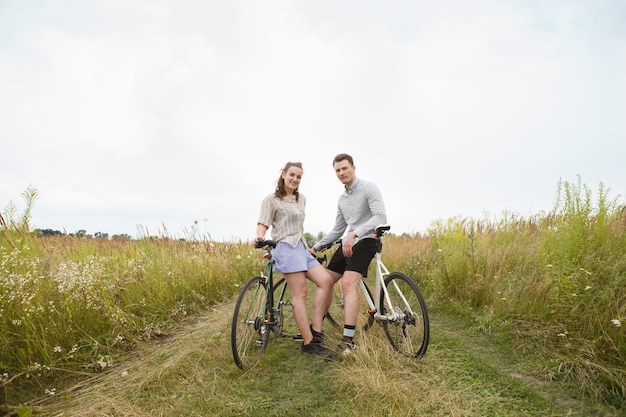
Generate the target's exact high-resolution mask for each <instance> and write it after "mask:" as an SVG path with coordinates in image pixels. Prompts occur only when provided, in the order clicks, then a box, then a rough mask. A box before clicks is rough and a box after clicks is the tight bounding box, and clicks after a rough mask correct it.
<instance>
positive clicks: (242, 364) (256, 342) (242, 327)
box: [231, 240, 293, 369]
mask: <svg viewBox="0 0 626 417" xmlns="http://www.w3.org/2000/svg"><path fill="white" fill-rule="evenodd" d="M256 247H257V248H258V249H265V251H266V253H265V254H264V256H263V258H264V259H266V260H267V262H266V263H265V266H264V267H263V270H262V271H261V274H260V275H257V276H254V277H252V278H250V279H249V280H248V281H247V282H246V283H245V284H244V286H243V287H242V289H241V292H240V293H239V296H238V297H237V302H236V303H235V310H234V313H233V320H232V326H231V349H232V352H233V357H234V358H235V363H236V364H237V366H238V367H239V368H241V369H246V368H248V367H249V365H250V364H251V363H252V362H254V361H255V360H257V359H258V357H259V356H260V355H261V354H263V353H264V352H265V350H266V348H267V345H268V342H269V338H270V335H271V334H273V335H274V337H280V336H287V335H286V334H284V333H283V330H284V329H283V324H284V323H285V319H284V312H285V311H289V310H290V306H291V301H290V300H288V299H285V293H286V289H287V282H286V281H285V280H284V278H281V281H280V283H277V284H276V285H274V282H273V281H274V260H273V259H272V250H273V249H274V248H275V247H276V242H275V241H273V240H262V241H259V242H257V245H256ZM275 291H276V294H274V292H275ZM274 302H276V304H274ZM292 321H293V320H292ZM287 323H289V320H288V321H287ZM289 336H292V335H289Z"/></svg>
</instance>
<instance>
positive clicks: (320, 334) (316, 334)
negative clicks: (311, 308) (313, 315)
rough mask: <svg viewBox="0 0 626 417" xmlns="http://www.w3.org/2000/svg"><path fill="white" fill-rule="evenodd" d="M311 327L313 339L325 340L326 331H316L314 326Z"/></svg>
mask: <svg viewBox="0 0 626 417" xmlns="http://www.w3.org/2000/svg"><path fill="white" fill-rule="evenodd" d="M309 327H310V328H311V333H312V334H313V339H320V340H324V331H323V330H322V331H321V332H316V331H315V330H313V326H309ZM300 337H302V335H300Z"/></svg>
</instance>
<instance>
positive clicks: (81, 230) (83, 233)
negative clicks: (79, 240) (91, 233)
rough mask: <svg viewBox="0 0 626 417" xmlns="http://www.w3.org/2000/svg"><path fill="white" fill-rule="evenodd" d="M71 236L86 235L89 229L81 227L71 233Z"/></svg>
mask: <svg viewBox="0 0 626 417" xmlns="http://www.w3.org/2000/svg"><path fill="white" fill-rule="evenodd" d="M70 236H74V237H85V236H87V231H86V230H83V229H80V230H78V231H76V232H75V233H70Z"/></svg>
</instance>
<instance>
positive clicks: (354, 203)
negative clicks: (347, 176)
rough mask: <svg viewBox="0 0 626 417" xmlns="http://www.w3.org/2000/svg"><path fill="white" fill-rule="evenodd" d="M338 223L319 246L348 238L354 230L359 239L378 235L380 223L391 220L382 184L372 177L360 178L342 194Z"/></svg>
mask: <svg viewBox="0 0 626 417" xmlns="http://www.w3.org/2000/svg"><path fill="white" fill-rule="evenodd" d="M337 206H338V208H337V217H336V219H335V227H333V230H331V231H330V232H329V233H328V234H327V235H326V236H324V237H323V238H322V239H321V240H320V241H319V242H317V243H316V244H315V249H316V250H317V249H319V248H321V247H322V246H324V245H326V244H328V243H333V242H336V241H337V240H338V239H339V238H341V237H343V238H346V237H347V236H348V235H349V234H350V233H352V232H354V233H356V235H357V240H356V241H357V242H358V239H364V238H371V237H375V236H376V234H375V233H374V229H375V228H376V226H380V225H382V224H386V223H387V214H386V212H385V203H384V202H383V196H382V194H381V192H380V190H379V189H378V187H377V186H376V185H375V184H373V183H371V182H368V181H363V180H360V179H359V178H356V179H355V180H354V182H353V183H352V185H350V187H347V188H346V189H345V190H344V192H343V193H342V194H341V195H340V196H339V203H338V204H337Z"/></svg>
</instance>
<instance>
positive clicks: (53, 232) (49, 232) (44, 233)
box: [35, 229, 63, 236]
mask: <svg viewBox="0 0 626 417" xmlns="http://www.w3.org/2000/svg"><path fill="white" fill-rule="evenodd" d="M35 233H36V234H38V235H41V236H60V235H62V234H63V233H62V232H60V231H58V230H52V229H35Z"/></svg>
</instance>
